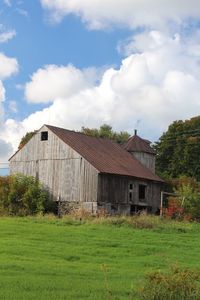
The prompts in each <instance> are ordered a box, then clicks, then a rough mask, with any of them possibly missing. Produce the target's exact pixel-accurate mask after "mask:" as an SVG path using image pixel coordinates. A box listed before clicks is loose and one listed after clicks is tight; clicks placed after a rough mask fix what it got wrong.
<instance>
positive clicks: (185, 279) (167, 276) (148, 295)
mask: <svg viewBox="0 0 200 300" xmlns="http://www.w3.org/2000/svg"><path fill="white" fill-rule="evenodd" d="M139 299H143V300H197V299H200V273H199V272H195V271H191V270H189V269H185V270H184V269H180V268H179V267H177V266H176V265H175V266H174V267H172V268H171V271H170V272H169V273H161V272H158V271H156V272H153V273H150V274H149V275H148V276H147V282H146V285H145V286H144V287H143V288H142V289H140V291H139Z"/></svg>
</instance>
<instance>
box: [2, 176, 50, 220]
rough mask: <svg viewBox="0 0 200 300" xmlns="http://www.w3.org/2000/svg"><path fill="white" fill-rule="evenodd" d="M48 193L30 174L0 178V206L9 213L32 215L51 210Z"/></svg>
mask: <svg viewBox="0 0 200 300" xmlns="http://www.w3.org/2000/svg"><path fill="white" fill-rule="evenodd" d="M51 202H52V201H50V199H49V195H48V193H47V191H46V190H45V189H44V187H43V186H42V185H41V184H40V183H39V181H38V180H36V179H35V178H34V177H31V176H24V175H21V174H17V175H12V176H7V177H1V178H0V207H1V210H3V211H6V212H7V213H8V214H10V215H22V216H23V215H33V214H37V213H44V212H47V211H52V210H53V206H52V205H51Z"/></svg>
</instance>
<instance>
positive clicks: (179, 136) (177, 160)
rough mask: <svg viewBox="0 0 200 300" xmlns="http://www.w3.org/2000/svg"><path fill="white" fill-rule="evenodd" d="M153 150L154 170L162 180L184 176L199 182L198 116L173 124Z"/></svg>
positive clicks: (199, 129)
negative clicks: (155, 154)
mask: <svg viewBox="0 0 200 300" xmlns="http://www.w3.org/2000/svg"><path fill="white" fill-rule="evenodd" d="M155 150H156V152H157V160H156V169H157V172H158V173H159V174H160V175H162V176H163V177H164V178H167V177H168V178H176V177H179V176H181V175H185V176H188V177H195V178H196V179H197V180H199V181H200V160H199V153H200V116H197V117H194V118H191V119H190V120H186V121H175V122H173V123H172V124H171V125H170V126H169V128H168V130H167V132H165V133H163V135H162V136H161V137H160V139H159V141H158V142H157V143H156V144H155Z"/></svg>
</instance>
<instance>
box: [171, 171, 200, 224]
mask: <svg viewBox="0 0 200 300" xmlns="http://www.w3.org/2000/svg"><path fill="white" fill-rule="evenodd" d="M171 184H172V185H173V186H174V193H175V194H176V197H170V198H169V203H168V209H167V212H166V214H167V215H168V216H171V217H172V216H173V217H179V218H183V217H187V218H189V219H191V218H192V219H195V220H200V183H199V182H198V181H197V180H196V179H194V178H190V177H185V176H184V177H181V178H178V179H173V180H172V182H171Z"/></svg>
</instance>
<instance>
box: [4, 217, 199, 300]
mask: <svg viewBox="0 0 200 300" xmlns="http://www.w3.org/2000/svg"><path fill="white" fill-rule="evenodd" d="M175 263H178V264H179V266H180V267H187V268H190V269H194V270H200V225H199V224H181V223H180V224H179V223H177V224H175V225H173V226H172V225H170V224H166V225H163V226H160V227H159V226H158V227H156V228H154V229H136V228H133V227H131V226H128V225H122V226H117V225H110V224H96V223H85V224H82V223H81V222H79V221H76V222H72V221H71V222H70V221H69V220H56V219H55V220H54V219H52V220H49V219H47V218H6V217H5V218H4V217H2V218H0V299H1V300H3V299H12V300H15V299H20V300H22V299H24V300H29V299H35V300H42V299H48V300H50V299H70V300H71V299H95V300H96V299H131V298H130V297H129V293H130V291H131V290H132V289H138V288H139V287H141V286H142V285H143V284H144V280H145V275H146V274H148V273H149V272H151V271H154V270H161V271H163V270H166V271H167V270H169V268H170V266H172V265H174V264H175ZM105 278H106V280H105ZM108 290H111V293H112V295H111V296H110V297H109V295H108Z"/></svg>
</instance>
